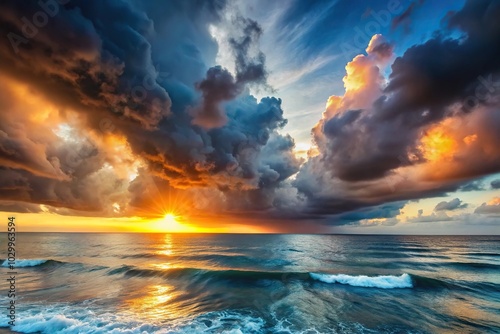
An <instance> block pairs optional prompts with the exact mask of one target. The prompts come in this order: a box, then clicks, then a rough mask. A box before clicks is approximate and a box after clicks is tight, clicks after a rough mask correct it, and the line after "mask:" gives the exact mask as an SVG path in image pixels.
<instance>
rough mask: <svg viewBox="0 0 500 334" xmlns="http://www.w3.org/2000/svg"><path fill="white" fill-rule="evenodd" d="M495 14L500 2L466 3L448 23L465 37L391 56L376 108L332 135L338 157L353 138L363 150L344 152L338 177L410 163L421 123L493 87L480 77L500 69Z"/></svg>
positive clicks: (374, 174) (370, 174)
mask: <svg viewBox="0 0 500 334" xmlns="http://www.w3.org/2000/svg"><path fill="white" fill-rule="evenodd" d="M493 13H497V14H499V15H500V3H498V2H496V1H471V2H468V3H467V4H466V6H465V7H464V8H463V9H462V10H461V11H460V12H458V13H456V14H455V15H453V16H452V17H450V19H449V26H450V27H460V28H461V29H463V30H464V32H465V33H466V34H467V35H466V38H464V39H463V40H454V39H445V38H442V37H436V38H433V39H431V40H429V41H427V42H426V43H424V44H421V45H416V46H413V47H411V48H409V49H408V50H407V51H406V52H405V53H404V55H403V56H402V57H399V58H397V59H396V60H395V62H394V64H393V65H392V72H391V74H390V76H389V84H388V85H387V87H386V88H385V89H384V95H383V96H382V97H381V98H380V99H379V100H378V101H376V102H375V104H374V106H373V107H374V110H364V111H363V112H362V115H359V116H358V117H356V118H355V119H352V121H351V122H349V126H348V127H347V129H349V130H345V133H343V134H342V135H341V136H335V137H334V138H332V143H336V144H335V147H338V148H340V151H335V154H336V155H338V154H343V153H344V150H343V149H342V147H345V148H348V147H351V146H352V145H350V144H348V143H351V142H352V141H353V140H354V141H357V142H358V143H359V144H358V145H357V146H358V147H359V148H361V150H360V151H359V154H356V155H354V156H353V155H352V153H350V152H345V155H346V156H349V157H351V158H348V159H346V160H345V163H344V164H342V165H341V169H340V170H339V171H338V173H339V177H341V178H342V179H344V180H350V181H353V180H360V179H371V178H379V177H382V176H384V175H385V174H386V173H387V172H389V171H390V170H392V169H395V168H397V167H401V166H404V165H406V164H408V162H409V159H408V158H407V156H408V153H409V151H410V153H413V154H415V155H416V156H417V157H418V152H417V151H416V150H415V149H414V143H415V140H416V139H417V137H418V136H420V131H422V129H423V128H424V127H425V126H427V125H429V124H432V123H435V122H438V121H440V120H442V119H443V118H445V117H446V116H447V112H448V108H447V107H448V106H450V105H452V104H453V103H467V102H468V101H467V99H468V97H469V96H470V95H471V94H473V93H474V91H475V90H476V89H480V90H481V93H483V92H484V91H485V90H487V89H493V87H483V82H482V81H481V80H479V79H478V78H481V77H483V78H487V77H490V76H492V75H496V74H497V73H498V71H500V61H498V59H500V26H499V25H498V24H497V23H496V18H495V17H497V16H495V15H493ZM479 31H481V33H479ZM494 93H495V95H498V94H499V93H500V90H498V89H497V90H496V91H495V92H494ZM464 107H466V105H465V106H464ZM358 113H361V112H359V111H358ZM343 118H344V116H343V115H341V114H340V115H338V116H335V117H333V118H332V119H330V120H329V121H328V123H326V124H330V126H331V127H334V124H335V123H339V124H341V123H343V122H344V121H345V120H344V119H343ZM332 123H333V124H332ZM326 124H325V126H326ZM325 132H326V130H325ZM361 134H362V136H360V135H361ZM412 150H413V152H412ZM416 161H417V162H418V159H417V160H416ZM365 166H370V168H365Z"/></svg>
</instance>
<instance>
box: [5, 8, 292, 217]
mask: <svg viewBox="0 0 500 334" xmlns="http://www.w3.org/2000/svg"><path fill="white" fill-rule="evenodd" d="M54 4H55V3H54ZM224 7H225V2H224V1H219V0H213V1H203V2H200V1H195V0H193V1H170V2H160V1H157V2H147V3H144V2H139V1H137V2H134V1H133V2H127V1H118V0H116V1H106V2H88V1H71V2H67V3H66V4H65V5H57V4H56V5H54V6H53V7H51V8H52V10H53V12H54V15H48V14H46V13H45V10H44V8H41V7H40V5H39V4H38V3H37V2H29V3H27V2H16V1H8V2H3V3H2V4H1V5H0V18H1V22H0V31H1V33H2V35H5V36H6V35H8V34H11V35H10V36H14V35H13V34H15V36H16V37H15V38H18V39H15V40H14V42H15V43H14V44H11V43H10V41H9V39H2V41H1V43H2V45H1V48H0V60H1V61H0V68H1V69H2V73H4V74H5V75H6V78H8V79H7V80H6V82H5V83H4V84H5V85H7V86H8V85H9V84H12V82H14V81H15V82H16V83H22V84H25V85H28V86H29V87H31V88H32V89H33V90H34V91H36V93H37V94H39V95H40V96H41V97H40V99H43V100H44V101H49V102H47V103H49V104H50V105H52V106H53V107H54V109H57V110H59V111H58V112H54V114H57V115H58V116H57V117H56V118H57V119H56V120H53V122H51V124H45V126H46V127H44V125H43V124H39V123H38V124H37V123H36V122H31V123H30V121H28V119H29V117H28V116H27V115H29V110H28V109H27V107H26V106H24V109H22V108H21V107H20V108H21V109H22V110H21V109H19V112H20V115H24V116H26V117H25V119H16V117H17V116H16V115H17V114H18V112H17V111H16V108H14V107H13V106H15V105H17V104H20V105H21V104H22V101H21V100H22V99H20V100H16V101H13V102H12V103H11V104H12V105H13V106H10V105H9V104H8V103H9V102H8V101H9V97H8V98H6V99H5V102H4V99H2V103H5V105H3V107H5V108H3V109H2V113H1V114H0V116H1V117H2V120H3V121H4V122H2V124H5V125H7V124H10V125H11V126H10V127H7V126H5V127H2V125H0V130H2V131H3V132H0V164H1V166H3V169H4V170H5V171H9V172H15V173H17V174H18V176H19V177H17V178H14V179H15V180H18V183H19V185H18V186H17V188H15V189H14V188H13V185H6V186H5V187H7V188H9V189H10V188H12V189H11V190H9V191H12V198H14V197H15V198H16V200H20V201H23V202H26V203H39V204H48V205H51V206H53V207H66V208H70V209H72V210H84V211H88V212H96V214H105V215H112V214H114V213H113V208H112V205H115V204H118V205H119V206H120V207H121V208H122V209H123V208H126V207H127V205H128V204H130V207H131V208H132V207H136V206H137V205H140V204H142V205H146V202H147V201H146V200H144V199H141V196H140V192H141V191H140V190H141V189H142V188H141V186H140V185H138V183H137V182H139V181H137V182H136V183H132V185H130V186H129V185H128V180H127V177H128V176H126V175H123V174H124V173H121V174H120V175H118V172H117V170H119V169H127V168H128V169H127V171H128V172H130V171H131V170H133V169H134V168H136V167H134V166H135V165H134V163H135V161H134V160H137V159H141V161H143V162H145V164H146V165H145V166H143V168H145V169H146V170H147V173H149V174H150V175H151V177H152V178H153V180H156V183H160V184H163V183H166V185H165V187H167V188H169V187H173V188H182V189H188V188H204V187H213V188H215V189H220V191H221V192H222V193H223V194H229V193H230V192H231V191H235V190H239V191H242V192H245V191H249V192H250V191H253V193H255V195H248V198H249V204H248V207H256V206H260V204H259V205H254V204H253V201H260V200H261V199H260V197H259V195H258V194H259V192H260V189H261V188H262V189H263V190H262V191H263V192H265V193H266V194H267V197H266V198H267V199H268V201H269V203H271V205H272V203H273V201H274V200H273V198H272V196H273V194H274V192H275V191H282V190H279V188H280V187H281V183H282V182H283V181H284V180H286V179H287V178H288V177H289V176H290V175H291V174H294V173H296V172H297V170H298V166H299V161H298V160H297V159H296V158H295V157H294V156H293V154H292V150H293V147H294V143H293V140H292V139H291V138H290V137H289V136H283V135H280V134H278V133H277V131H278V130H279V129H281V128H283V126H284V125H285V124H286V119H285V118H284V117H283V110H282V109H281V100H279V99H276V98H265V99H262V100H261V101H257V100H256V99H255V98H253V97H252V96H251V95H249V93H248V90H247V89H246V87H247V86H248V85H261V86H262V87H267V84H266V77H267V71H266V68H265V57H264V55H263V53H262V52H261V51H260V50H259V48H258V42H259V38H260V35H261V33H262V30H261V28H260V27H259V25H258V24H257V23H256V22H254V21H252V20H249V19H246V18H243V17H239V16H238V17H236V18H234V20H233V24H234V29H233V33H234V36H231V38H230V40H229V44H230V45H231V47H232V49H233V53H234V56H235V68H236V72H235V74H234V76H233V74H231V73H229V72H228V71H227V70H225V69H223V68H221V67H218V66H215V67H212V68H208V65H211V64H213V63H214V62H215V56H216V54H217V43H216V41H215V40H214V39H213V38H212V36H211V35H210V33H209V31H208V26H209V25H210V24H217V23H218V21H219V20H220V19H221V13H222V11H223V10H224ZM39 12H40V13H42V14H43V15H45V16H47V21H46V22H44V24H39V23H40V22H38V21H36V22H35V23H33V22H32V21H30V20H32V18H33V17H35V20H36V17H39V16H40V15H41V14H37V13H39ZM111 13H112V15H111ZM37 15H38V16H37ZM24 17H25V18H27V20H28V21H30V22H28V23H26V22H25V20H24V19H22V18H24ZM37 22H38V23H37ZM26 27H28V28H26ZM29 29H32V31H31V32H32V34H30V35H29V36H27V35H26V34H25V33H26V32H27V31H29ZM25 35H26V36H25ZM13 38H14V37H13ZM200 92H201V93H202V94H201V96H200ZM12 99H14V98H12ZM200 106H201V108H202V110H203V112H207V113H208V116H209V118H211V117H212V116H214V117H215V118H217V117H223V118H224V122H223V123H224V124H217V125H218V127H217V128H215V129H211V130H209V129H206V128H204V127H200V126H198V125H197V124H199V122H196V121H194V123H197V124H193V112H192V111H193V110H196V108H199V107H200ZM194 115H195V119H199V118H198V117H199V116H200V114H198V113H194ZM64 122H68V123H71V126H72V127H73V129H74V131H76V132H77V133H75V134H72V135H71V136H69V137H71V138H64V139H61V138H58V137H57V136H56V135H54V133H53V131H52V130H53V129H54V128H57V124H60V123H64ZM13 124H14V125H16V126H18V125H19V124H21V125H23V126H25V128H26V129H25V130H24V131H22V132H19V131H17V132H14V131H13V129H14V127H13V126H12V125H13ZM199 125H201V124H199ZM222 125H224V126H222ZM36 127H39V128H40V129H41V130H43V131H42V134H43V136H42V135H39V134H37V136H39V137H42V138H41V139H39V140H37V141H34V140H33V136H34V135H33V132H32V129H35V128H36ZM207 128H211V127H210V126H209V127H207ZM87 134H89V135H90V136H91V137H92V138H93V139H91V140H90V141H86V142H85V143H84V142H83V141H85V137H86V135H87ZM110 141H111V142H112V143H116V142H121V141H125V143H126V145H127V147H130V150H131V152H130V154H129V153H127V154H129V155H126V158H124V157H121V156H120V155H121V154H124V152H123V151H124V149H122V152H116V151H114V147H113V146H112V145H115V144H109V142H110ZM33 142H39V143H40V144H39V145H38V146H33ZM268 144H269V145H268ZM29 145H31V146H29ZM28 152H29V153H30V154H28ZM268 156H269V157H268ZM3 174H4V175H6V173H3ZM158 180H163V181H161V182H160V181H158ZM23 182H24V183H23ZM142 183H143V184H144V182H142ZM165 187H163V185H162V186H161V187H160V188H162V189H163V188H165ZM167 188H165V189H167ZM264 188H265V189H264ZM274 188H276V189H274ZM127 189H128V191H127ZM134 191H137V192H138V194H134V193H133V192H134ZM129 193H130V197H128V196H129ZM243 196H246V195H243ZM7 197H11V196H7ZM222 200H223V199H222ZM227 209H228V210H230V209H231V208H230V207H228V208H227ZM139 212H140V210H139ZM125 213H126V211H124V209H123V210H122V211H121V214H125ZM143 213H144V214H146V213H145V211H144V210H143Z"/></svg>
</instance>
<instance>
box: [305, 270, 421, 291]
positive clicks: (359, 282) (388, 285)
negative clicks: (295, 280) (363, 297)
mask: <svg viewBox="0 0 500 334" xmlns="http://www.w3.org/2000/svg"><path fill="white" fill-rule="evenodd" d="M309 275H310V276H311V277H312V278H313V279H315V280H318V281H321V282H324V283H340V284H348V285H351V286H359V287H365V288H380V289H396V288H412V287H413V282H412V279H411V277H410V275H408V274H402V275H401V276H391V275H385V276H365V275H360V276H351V275H344V274H338V275H329V274H317V273H310V274H309Z"/></svg>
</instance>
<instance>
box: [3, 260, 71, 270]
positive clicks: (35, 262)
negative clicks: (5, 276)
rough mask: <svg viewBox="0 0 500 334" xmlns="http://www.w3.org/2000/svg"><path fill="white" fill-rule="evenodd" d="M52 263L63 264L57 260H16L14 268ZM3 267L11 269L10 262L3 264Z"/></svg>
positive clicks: (5, 261)
mask: <svg viewBox="0 0 500 334" xmlns="http://www.w3.org/2000/svg"><path fill="white" fill-rule="evenodd" d="M50 263H61V262H60V261H56V260H42V259H26V260H16V261H15V263H14V267H15V268H26V267H37V266H41V265H44V264H50ZM2 267H9V262H8V260H4V261H3V262H2Z"/></svg>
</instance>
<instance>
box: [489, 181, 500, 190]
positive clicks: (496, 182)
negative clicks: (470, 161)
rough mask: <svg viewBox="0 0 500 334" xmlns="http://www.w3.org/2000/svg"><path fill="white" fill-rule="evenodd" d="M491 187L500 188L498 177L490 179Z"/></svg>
mask: <svg viewBox="0 0 500 334" xmlns="http://www.w3.org/2000/svg"><path fill="white" fill-rule="evenodd" d="M491 189H500V179H497V180H493V181H491Z"/></svg>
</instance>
